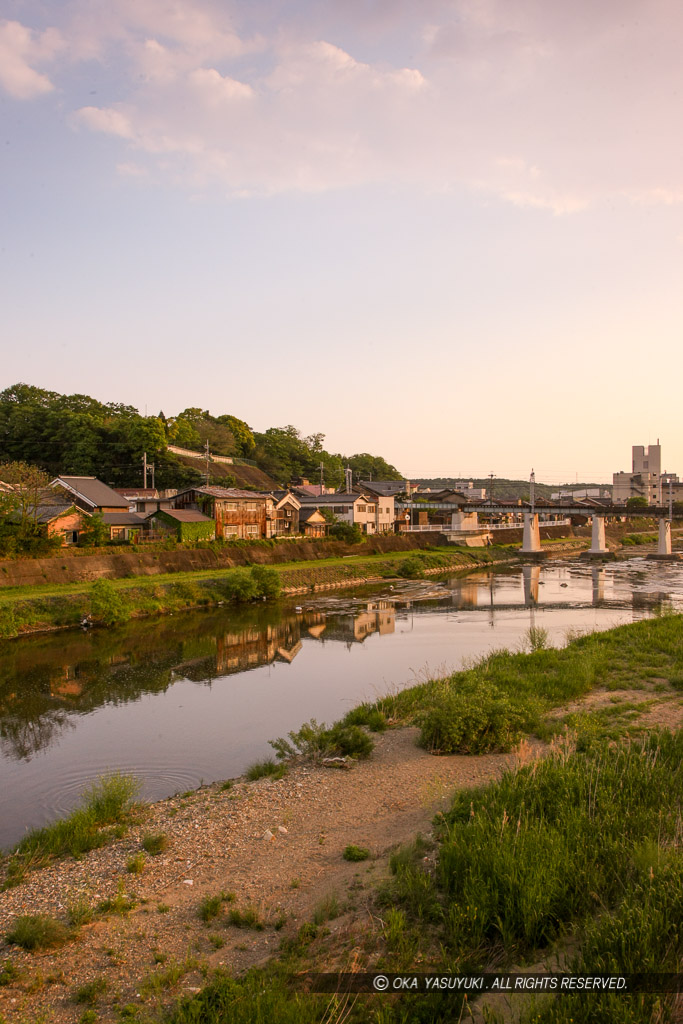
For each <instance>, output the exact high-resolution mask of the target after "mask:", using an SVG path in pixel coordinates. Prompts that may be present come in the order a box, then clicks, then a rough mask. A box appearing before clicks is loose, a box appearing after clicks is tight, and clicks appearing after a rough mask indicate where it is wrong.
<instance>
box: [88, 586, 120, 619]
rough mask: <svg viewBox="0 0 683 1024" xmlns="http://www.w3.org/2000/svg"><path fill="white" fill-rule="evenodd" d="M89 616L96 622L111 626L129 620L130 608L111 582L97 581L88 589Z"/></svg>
mask: <svg viewBox="0 0 683 1024" xmlns="http://www.w3.org/2000/svg"><path fill="white" fill-rule="evenodd" d="M90 614H91V615H92V617H93V619H94V620H95V621H96V622H103V623H104V624H105V626H113V625H115V624H116V623H117V622H126V621H127V620H128V619H129V618H130V607H129V605H128V602H127V601H126V599H125V598H124V596H123V595H122V594H121V592H120V591H118V590H117V589H116V587H115V586H114V584H113V583H112V582H111V580H97V581H96V582H95V583H93V585H92V587H91V588H90Z"/></svg>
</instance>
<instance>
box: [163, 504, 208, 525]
mask: <svg viewBox="0 0 683 1024" xmlns="http://www.w3.org/2000/svg"><path fill="white" fill-rule="evenodd" d="M159 512H161V513H163V515H165V516H170V517H171V519H177V520H178V522H179V523H212V522H213V519H210V518H209V517H208V516H205V515H203V514H202V513H201V512H197V510H196V509H194V508H162V509H159ZM153 515H158V513H157V512H154V513H153Z"/></svg>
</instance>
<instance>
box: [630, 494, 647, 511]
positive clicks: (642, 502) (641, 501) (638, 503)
mask: <svg viewBox="0 0 683 1024" xmlns="http://www.w3.org/2000/svg"><path fill="white" fill-rule="evenodd" d="M626 508H648V501H647V498H644V497H643V496H642V495H640V494H639V495H637V496H635V497H633V498H628V500H627V502H626Z"/></svg>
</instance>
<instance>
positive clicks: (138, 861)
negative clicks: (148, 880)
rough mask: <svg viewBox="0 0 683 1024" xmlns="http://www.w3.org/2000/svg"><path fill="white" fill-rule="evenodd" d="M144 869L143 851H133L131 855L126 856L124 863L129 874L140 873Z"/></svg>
mask: <svg viewBox="0 0 683 1024" xmlns="http://www.w3.org/2000/svg"><path fill="white" fill-rule="evenodd" d="M144 870H145V855H144V853H135V854H133V856H132V857H129V858H128V862H127V864H126V871H128V872H129V874H131V875H141V874H142V872H143V871H144Z"/></svg>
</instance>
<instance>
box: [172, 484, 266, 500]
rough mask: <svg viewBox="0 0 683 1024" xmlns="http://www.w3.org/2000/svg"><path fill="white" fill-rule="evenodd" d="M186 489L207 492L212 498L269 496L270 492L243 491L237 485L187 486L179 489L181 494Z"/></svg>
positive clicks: (198, 492) (185, 492)
mask: <svg viewBox="0 0 683 1024" xmlns="http://www.w3.org/2000/svg"><path fill="white" fill-rule="evenodd" d="M187 491H196V492H197V494H208V495H209V496H210V497H212V498H252V499H253V498H270V497H271V495H270V494H262V493H261V492H260V491H245V490H242V489H241V488H239V487H218V486H210V487H188V488H187V490H186V491H181V492H180V493H181V494H187Z"/></svg>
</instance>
